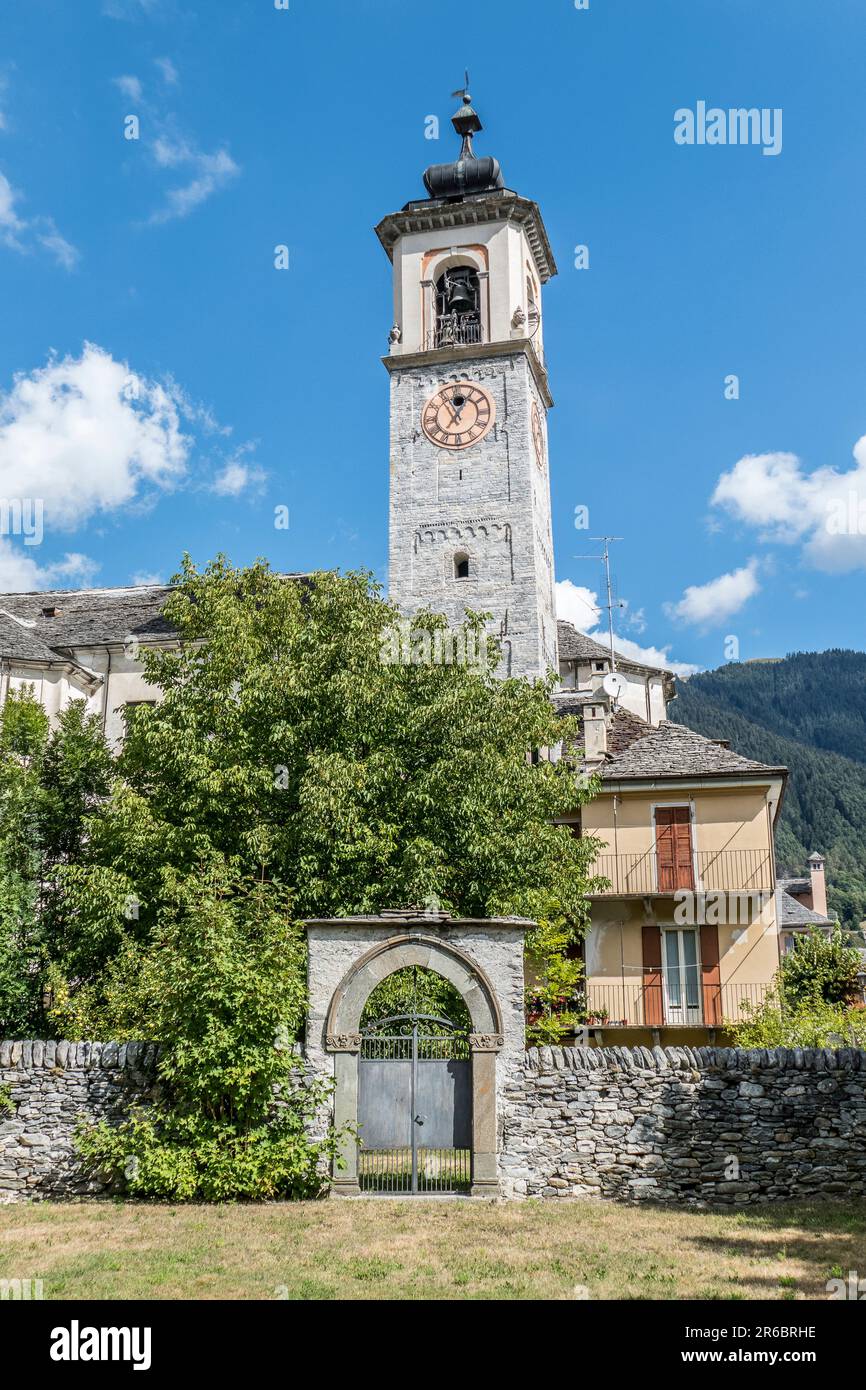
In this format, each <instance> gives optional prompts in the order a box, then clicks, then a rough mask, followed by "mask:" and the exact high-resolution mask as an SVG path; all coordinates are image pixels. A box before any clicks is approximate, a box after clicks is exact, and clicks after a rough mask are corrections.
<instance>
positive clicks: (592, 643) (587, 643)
mask: <svg viewBox="0 0 866 1390" xmlns="http://www.w3.org/2000/svg"><path fill="white" fill-rule="evenodd" d="M556 635H557V640H558V642H559V655H560V657H561V658H562V660H563V661H610V648H609V647H603V646H602V645H601V643H600V642H596V640H595V638H594V637H587V635H586V633H585V632H578V630H577V628H576V627H574V626H573V625H572V624H571V623H566V622H561V621H560V622H558V623H557V624H556ZM616 664H617V666H621V667H622V668H623V670H624V671H640V672H647V671H649V672H652V674H653V675H656V676H668V677H670V679H673V674H672V672H670V671H664V670H662V668H661V667H660V666H644V665H643V664H642V663H641V662H640V661H632V660H631V658H630V657H626V656H623V655H622V653H621V652H617V653H616Z"/></svg>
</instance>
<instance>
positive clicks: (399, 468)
mask: <svg viewBox="0 0 866 1390" xmlns="http://www.w3.org/2000/svg"><path fill="white" fill-rule="evenodd" d="M461 381H471V382H478V383H479V384H480V385H482V386H484V387H485V389H486V390H487V391H488V392H489V393H490V394H491V395H492V396H493V398H494V401H495V403H496V424H495V425H494V428H493V429H492V431H491V432H490V434H489V435H488V436H487V437H486V438H485V439H483V440H481V441H480V443H478V444H477V445H474V446H472V447H471V448H469V449H466V450H463V451H455V452H451V451H448V450H444V449H439V448H437V447H436V446H435V445H434V444H433V443H431V441H430V440H429V439H428V438H427V436H426V435H425V434H424V433H423V431H422V430H421V428H420V425H419V421H420V419H421V415H422V412H423V409H424V405H425V403H426V401H427V400H429V399H430V397H431V396H432V395H433V394H434V393H435V392H436V391H438V390H439V389H440V388H441V387H442V386H443V385H445V384H447V383H448V382H454V383H457V382H461ZM533 401H535V403H536V406H537V408H538V409H539V410H542V411H543V403H542V402H541V401H540V398H539V396H538V392H537V390H536V387H535V383H534V381H533V377H532V371H531V369H530V366H529V362H528V359H527V357H526V354H525V353H524V352H522V351H517V352H515V353H514V354H513V355H509V356H506V357H495V358H493V357H491V358H483V357H482V358H478V359H476V360H474V361H472V362H461V363H460V364H459V365H455V366H454V368H453V369H452V370H450V371H449V370H446V369H445V368H444V367H443V366H442V365H441V364H437V365H436V366H435V367H431V368H430V369H427V368H424V367H414V368H409V369H407V370H402V371H401V370H394V371H392V377H391V421H392V433H391V511H390V592H391V597H392V598H393V599H394V601H395V602H396V603H397V604H398V606H399V607H400V609H401V610H402V611H403V612H405V613H407V614H410V613H414V612H416V611H417V610H418V609H420V608H430V609H432V610H433V611H434V612H441V613H445V614H446V615H447V617H448V619H449V622H451V623H458V622H460V621H461V620H462V618H463V614H464V610H465V609H466V608H471V609H474V610H475V611H480V612H489V613H492V615H493V621H492V623H491V624H490V627H491V630H492V631H493V632H495V633H497V634H501V636H502V651H503V666H502V672H503V674H506V675H507V674H510V675H534V674H539V673H541V672H543V671H546V670H547V669H548V668H549V667H552V668H554V669H555V660H556V658H555V638H556V621H555V614H554V607H553V603H554V598H553V549H552V541H551V529H550V487H549V481H548V476H547V468H546V461H545V466H544V467H542V466H539V464H538V463H537V462H536V458H535V450H534V446H533V442H532V429H531V411H532V403H533ZM464 553H465V554H466V555H467V556H468V559H469V577H468V578H465V579H464V578H457V577H455V573H454V557H455V555H458V554H461V555H462V554H464Z"/></svg>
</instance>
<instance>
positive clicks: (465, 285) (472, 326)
mask: <svg viewBox="0 0 866 1390" xmlns="http://www.w3.org/2000/svg"><path fill="white" fill-rule="evenodd" d="M480 342H481V291H480V289H479V285H478V271H477V270H476V269H475V268H474V267H473V266H471V265H458V266H455V267H454V268H453V270H446V271H445V274H444V275H440V277H439V279H438V280H437V281H436V341H435V346H436V347H437V348H439V347H453V346H455V345H458V344H463V343H480Z"/></svg>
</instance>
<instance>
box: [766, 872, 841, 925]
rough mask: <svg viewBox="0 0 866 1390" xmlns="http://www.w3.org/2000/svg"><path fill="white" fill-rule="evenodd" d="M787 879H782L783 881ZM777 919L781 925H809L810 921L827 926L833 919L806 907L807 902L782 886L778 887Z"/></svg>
mask: <svg viewBox="0 0 866 1390" xmlns="http://www.w3.org/2000/svg"><path fill="white" fill-rule="evenodd" d="M785 881H786V880H785V879H782V880H781V883H784V882H785ZM776 919H777V921H778V924H779V926H780V927H807V926H809V925H810V923H813V924H814V925H815V926H826V925H827V923H828V922H830V920H831V919H830V918H829V917H822V916H821V914H820V912H813V910H812V908H811V907H806V905H805V903H801V902H798V901H797V899H796V898H792V897H791V894H790V893H786V891H785V889H784V888H782V887H781V886H777V888H776Z"/></svg>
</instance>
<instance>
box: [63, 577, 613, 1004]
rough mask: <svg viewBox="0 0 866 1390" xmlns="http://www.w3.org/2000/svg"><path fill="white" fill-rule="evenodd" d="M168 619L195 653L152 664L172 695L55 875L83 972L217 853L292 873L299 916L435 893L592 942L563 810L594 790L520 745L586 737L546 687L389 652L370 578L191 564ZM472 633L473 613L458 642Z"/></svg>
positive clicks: (578, 846) (144, 712) (244, 874)
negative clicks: (561, 820) (76, 853)
mask: <svg viewBox="0 0 866 1390" xmlns="http://www.w3.org/2000/svg"><path fill="white" fill-rule="evenodd" d="M166 615H167V617H168V618H169V620H170V621H171V622H172V623H173V625H174V626H175V628H176V629H177V631H178V634H179V636H180V638H181V640H182V645H181V647H180V649H179V650H176V651H155V652H151V653H148V654H147V655H146V657H145V664H146V673H147V677H148V679H149V680H150V681H152V682H153V683H154V684H155V685H156V686H157V687H159V689H160V691H161V694H162V699H161V701H160V702H159V703H158V704H157V705H156V706H154V707H140V708H138V709H137V710H135V711H134V712H133V716H132V717H131V718H130V719H129V722H128V736H127V740H126V744H125V747H124V751H123V754H122V757H121V759H120V771H121V774H122V776H121V780H120V781H119V782H118V784H117V787H116V789H115V791H114V794H113V796H112V798H111V800H110V802H109V803H108V804H107V805H106V806H105V807H103V808H102V809H101V810H100V812H99V814H98V815H96V816H94V817H92V818H91V820H90V822H89V823H88V827H87V831H88V837H87V852H86V855H85V856H84V858H83V859H82V860H81V861H80V862H79V863H78V864H76V865H73V866H71V867H70V868H69V869H68V870H67V871H65V872H64V873H63V875H62V881H63V891H64V894H65V895H66V902H67V907H68V908H69V909H74V912H75V920H76V927H75V929H74V933H73V935H74V938H75V939H74V941H73V942H72V945H71V947H70V949H71V950H72V951H73V952H77V954H76V955H75V963H76V972H77V977H78V978H79V979H86V980H88V981H90V982H93V981H94V980H95V979H97V978H98V977H99V975H100V973H101V972H103V971H104V970H105V967H106V964H107V963H108V962H109V961H110V960H111V959H112V958H113V957H114V956H115V955H116V954H117V952H118V951H119V950H120V948H121V946H122V944H123V943H124V942H128V941H130V940H132V941H138V942H143V941H146V940H147V939H148V936H149V934H150V933H151V931H152V930H153V929H154V927H155V926H156V925H157V924H158V923H159V921H160V920H161V914H162V912H163V910H164V907H165V904H166V902H167V898H166V892H167V888H166V885H167V883H169V882H174V881H176V879H182V878H185V877H188V876H190V875H193V874H198V873H200V872H202V869H203V867H204V869H205V870H206V869H207V867H208V866H209V865H223V864H224V865H226V866H227V867H228V869H229V870H230V872H231V873H232V875H233V876H234V877H235V878H237V879H238V880H252V879H257V880H264V881H271V880H272V881H274V882H276V883H279V884H280V885H281V886H282V887H283V888H285V889H286V890H287V891H288V892H289V894H290V896H291V901H292V910H293V912H294V914H295V916H296V917H298V918H305V917H312V916H339V915H344V914H348V913H369V912H376V911H378V910H379V909H381V908H384V907H393V906H396V905H404V904H424V903H428V902H430V901H435V902H436V903H438V904H439V905H440V906H441V907H442V908H444V909H446V910H449V911H451V912H454V913H458V914H462V915H466V916H486V915H499V914H509V913H515V914H522V915H526V916H530V917H535V918H538V919H544V920H551V921H553V920H557V921H563V922H565V923H566V924H567V936H568V938H569V941H573V940H574V939H576V937H577V936H578V935H579V934H580V932H581V931H582V929H583V927H584V925H585V921H586V897H585V891H586V887H587V882H586V873H587V863H588V861H589V860H590V858H591V856H592V853H593V846H592V843H591V842H589V841H581V840H577V839H575V838H574V836H573V835H572V834H571V833H570V831H569V830H568V829H567V828H566V827H564V826H562V825H557V824H556V823H555V822H556V820H557V818H558V817H561V816H562V815H563V813H564V812H566V811H572V810H574V808H575V806H576V804H578V803H579V802H580V801H581V800H584V799H586V797H587V796H588V795H589V794H590V793H591V791H592V790H593V787H592V784H590V785H588V786H586V787H583V788H582V789H580V790H578V789H577V787H576V784H575V777H574V769H573V767H572V766H571V765H570V763H569V762H568V760H567V759H564V758H563V759H561V760H560V761H559V762H556V763H554V762H550V761H546V760H541V761H540V762H538V763H537V764H533V762H532V761H531V760H530V758H529V756H528V750H530V749H539V748H553V747H557V746H558V745H560V743H561V742H562V741H563V740H565V742H566V745H567V743H568V741H569V740H570V739H571V740H574V739H576V737H577V729H576V727H575V726H574V725H573V723H572V722H571V721H568V720H560V719H559V718H558V717H557V716H556V715H555V713H554V711H553V709H552V707H551V703H550V700H549V689H550V687H549V685H548V684H545V683H543V682H539V683H538V684H536V685H531V684H529V683H528V682H526V681H523V680H506V681H500V680H497V679H496V677H495V675H494V668H495V664H496V653H495V651H491V652H490V653H489V655H488V657H487V660H486V661H484V662H482V663H481V664H479V665H477V666H468V665H466V664H462V665H461V664H456V663H451V664H446V663H442V664H436V663H435V662H431V661H429V660H416V661H411V662H409V663H407V664H403V663H402V662H396V663H395V662H393V661H391V660H389V659H388V655H389V653H390V651H391V644H390V643H389V642H388V640H387V637H388V634H390V633H391V632H392V631H393V629H394V628H395V626H396V624H397V623H398V622H399V615H398V614H397V612H396V610H395V609H394V608H393V607H392V606H391V605H390V604H388V603H387V602H385V601H384V600H383V599H382V597H381V595H380V593H379V592H378V590H377V588H376V587H375V586H374V585H373V584H372V583H371V581H370V578H369V576H367V575H365V574H349V575H346V576H342V577H341V576H338V575H336V574H328V573H324V574H317V575H315V576H312V577H309V578H307V579H305V580H303V581H297V580H288V579H286V578H284V577H281V576H278V575H274V574H273V573H271V572H270V571H269V569H268V568H267V566H266V565H265V564H263V563H258V564H256V565H254V566H252V567H251V568H249V569H246V570H235V569H233V568H231V567H230V566H229V565H228V564H227V563H226V562H225V561H224V560H222V559H218V560H217V561H215V562H213V563H212V564H211V565H209V566H208V567H207V569H206V570H205V571H204V572H203V573H199V572H198V571H197V570H196V569H195V567H194V566H193V565H192V564H191V563H190V562H189V561H186V562H185V564H184V569H183V573H182V574H181V575H180V576H179V583H178V586H177V588H176V589H175V591H174V593H173V594H172V596H171V597H170V599H169V602H168V606H167V609H166ZM480 629H481V620H480V619H478V618H469V619H468V620H467V624H466V629H465V632H464V633H463V634H461V635H462V636H463V638H464V639H465V645H466V646H469V645H471V644H470V642H469V639H470V638H472V637H475V636H477V634H478V632H479V631H480ZM413 631H414V633H416V634H421V635H423V634H424V633H425V632H439V633H442V632H444V631H445V621H444V619H442V618H441V617H436V616H434V615H430V614H425V615H419V617H418V618H416V619H415V622H414V629H413ZM427 645H428V647H429V643H428V644H427ZM130 901H131V902H132V903H133V904H134V905H135V912H134V914H133V915H132V917H130V914H129V912H128V904H129V903H130ZM557 949H559V948H557ZM87 951H89V952H90V960H89V962H88V961H86V960H85V959H84V955H85V953H86V952H87ZM94 997H95V996H94Z"/></svg>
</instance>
